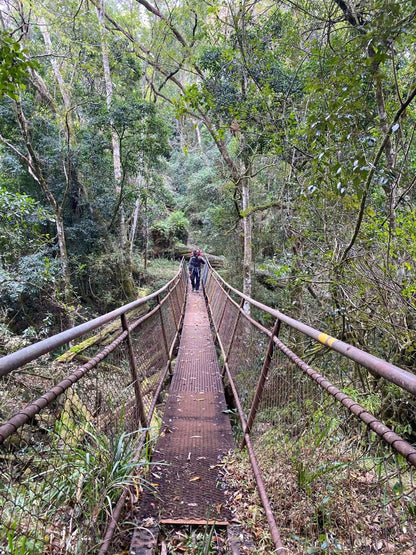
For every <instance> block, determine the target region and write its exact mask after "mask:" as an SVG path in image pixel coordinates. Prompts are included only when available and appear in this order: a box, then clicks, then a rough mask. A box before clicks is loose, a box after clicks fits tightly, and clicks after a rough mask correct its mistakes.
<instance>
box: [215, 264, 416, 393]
mask: <svg viewBox="0 0 416 555" xmlns="http://www.w3.org/2000/svg"><path fill="white" fill-rule="evenodd" d="M211 271H212V272H215V270H213V269H212V268H211ZM215 274H216V276H215V277H218V280H220V281H221V282H222V283H223V284H224V285H225V286H226V287H229V288H230V290H231V291H233V293H235V294H236V295H238V296H239V297H240V298H241V299H244V300H245V301H248V302H249V303H250V304H251V305H252V306H255V307H257V308H260V309H261V310H263V311H264V312H267V313H268V314H270V315H271V316H274V318H276V319H279V320H281V321H282V322H284V323H285V324H287V325H288V326H290V327H291V328H293V329H296V330H298V331H300V332H301V333H303V334H304V335H306V336H308V337H311V338H312V339H315V340H316V341H319V342H320V343H321V344H322V345H325V346H326V347H328V348H329V349H332V350H333V351H336V352H338V353H340V354H341V355H344V356H345V357H347V358H349V359H350V360H353V361H354V362H357V363H358V364H361V365H362V366H364V367H365V368H368V369H369V370H372V371H373V372H375V373H376V374H378V375H379V376H382V377H383V378H385V379H386V380H388V381H390V382H392V383H395V384H396V385H398V386H399V387H401V388H402V389H405V390H406V391H409V393H412V394H413V395H416V375H415V374H412V373H411V372H408V371H407V370H403V368H399V367H398V366H395V365H394V364H390V363H389V362H386V361H385V360H382V359H380V358H378V357H376V356H374V355H371V354H370V353H367V352H365V351H362V350H361V349H358V348H357V347H354V346H353V345H349V344H348V343H344V341H341V340H340V339H336V338H335V337H331V336H330V335H328V334H326V333H323V332H321V331H319V330H316V329H314V328H312V327H311V326H308V325H307V324H303V323H302V322H299V321H298V320H295V319H294V318H291V317H290V316H286V314H283V312H280V311H278V310H276V309H273V308H270V307H268V306H266V305H264V304H262V303H259V302H257V301H255V300H254V299H252V298H251V297H248V296H247V295H244V293H241V291H238V289H235V288H234V287H231V286H229V284H228V283H227V282H226V281H224V280H223V278H222V277H221V276H220V275H219V274H217V272H215Z"/></svg>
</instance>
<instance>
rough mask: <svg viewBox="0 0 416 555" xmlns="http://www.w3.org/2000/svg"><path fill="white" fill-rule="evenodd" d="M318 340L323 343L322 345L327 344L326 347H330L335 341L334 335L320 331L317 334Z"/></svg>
mask: <svg viewBox="0 0 416 555" xmlns="http://www.w3.org/2000/svg"><path fill="white" fill-rule="evenodd" d="M318 341H319V342H320V343H323V344H324V345H328V347H332V345H333V344H334V343H335V341H337V339H336V338H335V337H331V336H330V335H328V334H327V333H320V334H319V335H318Z"/></svg>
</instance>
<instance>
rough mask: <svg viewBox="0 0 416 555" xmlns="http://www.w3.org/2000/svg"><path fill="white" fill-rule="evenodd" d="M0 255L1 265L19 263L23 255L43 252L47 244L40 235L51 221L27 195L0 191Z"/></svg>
mask: <svg viewBox="0 0 416 555" xmlns="http://www.w3.org/2000/svg"><path fill="white" fill-rule="evenodd" d="M0 207H1V210H0V252H1V255H0V256H1V260H2V263H3V264H6V265H10V264H12V263H15V262H17V261H18V259H19V256H22V254H29V253H31V252H36V251H37V250H40V249H42V248H43V247H44V246H45V244H46V243H48V242H49V241H50V238H49V236H48V234H47V233H44V232H42V231H43V230H42V227H43V228H44V227H45V226H46V224H47V223H48V222H51V221H53V217H52V216H51V215H50V213H48V212H47V211H46V210H45V209H44V208H42V206H41V205H40V204H39V203H38V202H37V201H35V200H34V199H33V198H31V197H29V196H28V195H24V194H20V193H17V192H16V193H12V192H10V191H7V189H5V188H0Z"/></svg>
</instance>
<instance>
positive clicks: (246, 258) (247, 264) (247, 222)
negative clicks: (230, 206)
mask: <svg viewBox="0 0 416 555" xmlns="http://www.w3.org/2000/svg"><path fill="white" fill-rule="evenodd" d="M241 193H242V200H243V218H242V226H243V239H244V252H243V293H244V294H245V295H248V296H249V297H251V294H252V279H251V270H252V264H253V249H252V227H253V226H252V216H251V215H245V212H244V211H246V210H247V209H248V208H249V206H250V187H249V178H248V177H243V178H242V180H241ZM244 310H245V312H246V313H247V314H250V304H249V303H248V302H245V303H244Z"/></svg>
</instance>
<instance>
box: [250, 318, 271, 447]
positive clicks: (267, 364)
mask: <svg viewBox="0 0 416 555" xmlns="http://www.w3.org/2000/svg"><path fill="white" fill-rule="evenodd" d="M279 331H280V320H279V319H277V320H276V322H275V324H274V327H273V331H272V335H271V337H270V341H269V346H268V348H267V353H266V357H265V359H264V362H263V368H262V369H261V373H260V377H259V381H258V383H257V389H256V393H255V394H254V398H253V403H252V405H251V409H250V413H249V415H248V419H247V424H246V428H245V430H244V439H243V441H242V442H241V449H242V448H243V447H244V445H245V443H246V440H245V437H246V434H247V435H248V434H250V432H251V428H252V426H253V422H254V419H255V417H256V414H257V411H258V408H259V404H260V400H261V396H262V394H263V390H264V385H265V383H266V379H267V374H268V373H269V368H270V363H271V360H272V356H273V351H274V338H275V337H277V336H278V335H279Z"/></svg>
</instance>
